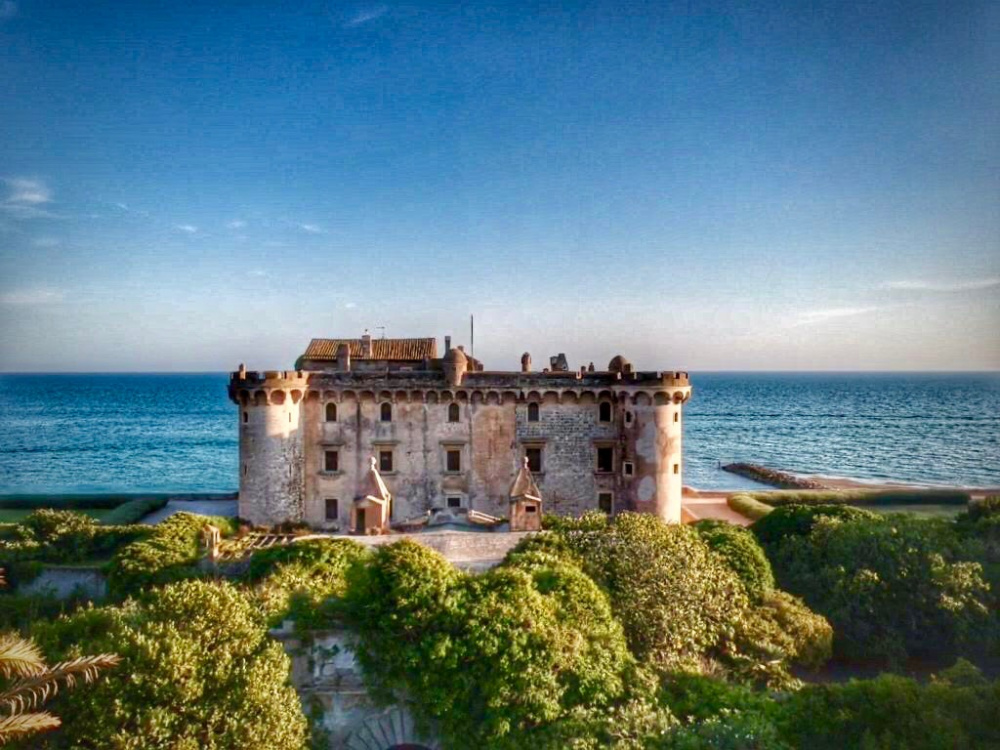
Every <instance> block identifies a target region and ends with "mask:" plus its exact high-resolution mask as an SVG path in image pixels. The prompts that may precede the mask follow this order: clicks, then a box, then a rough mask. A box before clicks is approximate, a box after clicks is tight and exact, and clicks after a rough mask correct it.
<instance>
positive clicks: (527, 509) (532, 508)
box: [524, 505, 538, 513]
mask: <svg viewBox="0 0 1000 750" xmlns="http://www.w3.org/2000/svg"><path fill="white" fill-rule="evenodd" d="M537 510H538V508H536V507H535V506H534V505H525V506H524V512H525V513H534V512H536V511H537Z"/></svg>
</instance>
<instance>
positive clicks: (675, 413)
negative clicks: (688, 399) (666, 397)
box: [674, 411, 681, 422]
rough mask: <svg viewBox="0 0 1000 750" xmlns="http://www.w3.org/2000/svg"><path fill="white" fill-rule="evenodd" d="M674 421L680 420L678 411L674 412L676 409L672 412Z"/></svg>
mask: <svg viewBox="0 0 1000 750" xmlns="http://www.w3.org/2000/svg"><path fill="white" fill-rule="evenodd" d="M674 421H675V422H680V421H681V415H680V412H676V411H675V412H674Z"/></svg>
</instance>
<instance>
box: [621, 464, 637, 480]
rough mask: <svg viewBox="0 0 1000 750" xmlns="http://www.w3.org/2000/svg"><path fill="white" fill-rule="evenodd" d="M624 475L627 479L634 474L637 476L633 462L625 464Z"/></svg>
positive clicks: (623, 467)
mask: <svg viewBox="0 0 1000 750" xmlns="http://www.w3.org/2000/svg"><path fill="white" fill-rule="evenodd" d="M622 473H623V474H624V475H625V476H627V477H630V476H632V475H633V474H635V464H634V463H632V462H631V461H626V462H625V463H623V464H622Z"/></svg>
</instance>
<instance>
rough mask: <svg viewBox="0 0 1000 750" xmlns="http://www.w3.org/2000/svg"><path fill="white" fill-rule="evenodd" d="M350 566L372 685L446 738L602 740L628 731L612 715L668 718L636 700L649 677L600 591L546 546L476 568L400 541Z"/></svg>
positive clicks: (465, 743)
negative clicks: (467, 570)
mask: <svg viewBox="0 0 1000 750" xmlns="http://www.w3.org/2000/svg"><path fill="white" fill-rule="evenodd" d="M348 576H349V586H348V593H347V597H346V601H345V608H344V612H345V616H346V617H347V619H348V621H349V622H350V623H352V624H353V625H354V627H355V628H356V630H357V633H358V638H359V641H358V650H357V657H358V661H359V662H360V664H361V665H362V667H363V669H364V673H365V677H366V682H367V683H368V685H369V689H370V691H371V693H372V694H373V695H375V696H376V697H378V698H379V699H381V700H394V699H396V698H398V696H400V695H405V696H406V697H407V698H408V700H409V701H410V702H411V705H412V708H413V711H414V714H415V716H416V718H417V719H418V722H420V723H421V724H422V725H423V726H425V727H426V726H428V725H429V724H431V723H433V725H434V728H435V731H436V732H437V734H438V735H439V736H440V737H441V739H442V742H443V744H444V745H445V746H455V747H490V748H498V749H503V748H559V747H567V746H570V745H572V746H576V747H598V746H600V745H599V744H598V743H601V742H603V741H604V740H608V738H609V736H610V735H609V733H610V732H612V731H620V729H621V728H620V727H616V726H613V725H612V724H613V722H612V721H611V718H612V717H617V718H615V719H614V721H617V720H618V719H620V718H621V717H623V716H633V717H634V716H636V715H639V716H641V717H642V719H641V721H640V722H639V723H640V724H641V725H643V726H648V725H649V724H653V725H655V724H657V722H658V721H659V722H660V723H662V722H664V721H668V720H669V717H668V716H666V718H665V716H664V715H663V714H662V713H661V712H656V711H652V709H651V706H650V704H649V702H648V701H643V700H641V696H640V699H638V700H631V699H632V698H635V696H634V691H635V690H636V689H637V687H638V686H641V685H642V684H643V680H642V679H641V678H640V677H639V676H638V673H637V670H636V668H635V663H634V661H633V660H632V658H631V657H630V655H629V653H628V649H627V647H626V644H625V638H624V636H623V634H622V631H621V626H620V625H619V624H618V623H617V622H616V621H615V619H614V618H613V617H612V615H611V609H610V606H609V604H608V601H607V599H606V597H605V596H604V594H603V593H602V592H601V591H600V590H599V589H598V588H597V587H596V586H595V585H594V583H593V582H592V581H591V580H590V579H589V578H588V577H587V576H586V575H584V574H583V572H582V571H580V570H579V569H578V568H576V567H575V566H572V565H570V564H568V563H565V562H562V561H560V560H558V559H551V556H547V555H546V553H544V552H541V551H538V550H534V551H530V552H525V554H523V555H521V556H520V557H518V558H517V559H516V560H511V561H509V562H508V563H507V564H504V565H502V566H500V567H499V568H496V569H494V570H491V571H489V572H487V573H484V574H482V575H477V576H470V575H466V574H462V573H459V572H458V571H457V570H455V569H454V568H453V567H452V566H451V565H450V564H449V563H448V562H447V561H446V560H445V559H444V558H442V557H441V556H440V555H438V554H437V553H436V552H433V551H432V550H429V549H427V548H425V547H423V546H421V545H418V544H416V543H414V542H410V541H402V542H398V543H395V544H391V545H386V546H383V547H380V548H379V549H378V550H376V551H375V552H374V553H373V555H372V559H371V560H370V562H368V563H367V564H366V565H361V566H355V567H353V568H351V569H350V571H349V574H348ZM648 687H649V691H650V694H651V691H652V685H649V686H648ZM579 742H588V743H590V744H583V745H581V744H578V743H579Z"/></svg>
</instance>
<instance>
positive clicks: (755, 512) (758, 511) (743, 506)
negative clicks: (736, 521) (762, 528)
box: [726, 492, 774, 521]
mask: <svg viewBox="0 0 1000 750" xmlns="http://www.w3.org/2000/svg"><path fill="white" fill-rule="evenodd" d="M726 505H728V506H729V507H730V508H732V509H733V510H735V511H736V512H737V513H739V514H740V515H742V516H746V517H747V518H749V519H750V520H751V521H756V520H758V519H761V518H763V517H764V516H766V515H767V514H768V513H770V512H771V511H772V510H774V508H772V507H771V506H770V505H767V504H765V503H762V502H760V501H758V500H755V499H754V498H753V497H751V496H750V495H748V494H746V493H743V492H740V493H737V494H735V495H730V496H729V497H728V498H726Z"/></svg>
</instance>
